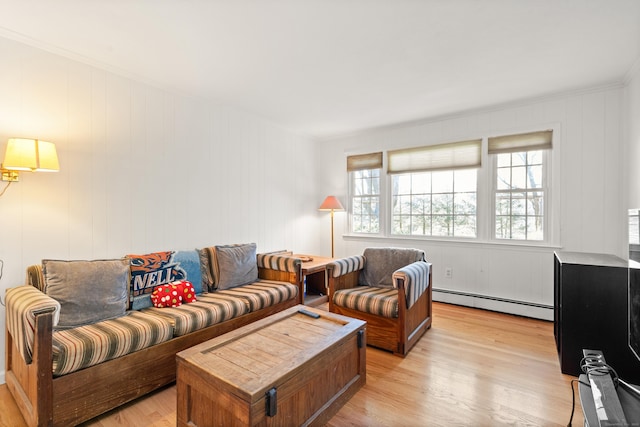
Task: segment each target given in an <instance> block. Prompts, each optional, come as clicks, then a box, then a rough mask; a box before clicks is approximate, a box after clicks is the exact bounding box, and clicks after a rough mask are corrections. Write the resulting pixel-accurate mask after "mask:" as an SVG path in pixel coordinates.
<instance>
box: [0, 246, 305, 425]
mask: <svg viewBox="0 0 640 427" xmlns="http://www.w3.org/2000/svg"><path fill="white" fill-rule="evenodd" d="M256 264H257V270H258V276H259V279H258V280H257V281H255V282H253V283H249V284H246V285H242V286H238V287H231V288H228V289H224V290H216V291H212V292H206V290H205V291H204V292H203V293H201V294H200V295H198V296H197V300H196V301H195V302H190V303H188V304H182V305H180V306H179V307H170V308H156V307H145V308H142V309H138V310H133V309H131V310H129V311H127V312H126V314H125V315H124V316H121V317H117V318H113V319H107V320H102V321H98V322H96V323H92V324H87V325H82V326H79V327H74V328H70V329H60V330H58V329H56V328H55V325H57V324H58V319H59V317H60V310H61V307H60V303H59V302H58V301H56V300H55V299H53V298H51V297H50V296H48V295H46V294H45V293H44V292H43V291H42V289H41V286H42V282H43V278H42V269H41V268H40V267H39V266H31V267H29V268H28V271H27V278H28V283H27V284H26V285H23V286H18V287H15V288H10V289H8V290H7V293H6V313H7V342H6V345H7V350H6V354H7V360H6V383H7V386H8V388H9V390H10V391H11V393H12V395H13V396H14V398H15V400H16V402H17V404H18V407H19V408H20V410H21V412H22V414H23V416H24V418H25V421H26V422H27V424H28V425H30V426H35V425H56V426H57V425H60V426H68V425H77V424H80V423H82V422H84V421H86V420H88V419H91V418H93V417H95V416H97V415H99V414H101V413H103V412H106V411H108V410H110V409H113V408H115V407H117V406H119V405H122V404H123V403H126V402H128V401H130V400H133V399H135V398H137V397H139V396H141V395H143V394H146V393H148V392H150V391H152V390H155V389H157V388H159V387H161V386H163V385H165V384H168V383H171V382H172V381H174V380H175V378H176V369H175V367H176V364H175V354H176V353H177V352H179V351H182V350H184V349H186V348H189V347H192V346H193V345H195V344H199V343H201V342H203V341H205V340H208V339H211V338H214V337H216V336H218V335H221V334H223V333H226V332H230V331H232V330H234V329H236V328H238V327H241V326H244V325H246V324H249V323H251V322H253V321H256V320H259V319H262V318H264V317H267V316H269V315H271V314H274V313H277V312H279V311H281V310H284V309H286V308H288V307H291V306H294V305H296V304H299V303H301V301H302V293H301V292H300V289H301V287H302V272H301V262H300V260H299V259H296V258H292V257H290V256H280V255H279V254H277V253H275V254H258V255H257V257H256Z"/></svg>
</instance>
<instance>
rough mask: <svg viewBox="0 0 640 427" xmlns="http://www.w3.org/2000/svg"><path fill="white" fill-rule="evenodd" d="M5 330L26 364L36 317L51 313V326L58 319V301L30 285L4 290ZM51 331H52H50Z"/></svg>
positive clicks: (29, 356)
mask: <svg viewBox="0 0 640 427" xmlns="http://www.w3.org/2000/svg"><path fill="white" fill-rule="evenodd" d="M6 306H7V307H6V311H7V330H8V331H9V333H10V334H11V337H12V338H13V341H14V343H15V344H16V347H17V348H18V349H19V350H20V354H21V355H22V357H23V358H24V360H25V362H26V363H27V364H30V363H31V360H32V355H33V348H34V331H35V327H36V317H37V316H38V315H41V314H44V313H52V314H53V322H52V326H55V325H57V324H58V320H59V319H60V303H59V302H58V301H56V300H54V299H53V298H51V297H49V296H47V295H45V294H44V293H42V292H40V291H39V290H38V289H36V288H34V287H33V286H30V285H23V286H18V287H15V288H9V289H7V292H6ZM52 333H53V331H52Z"/></svg>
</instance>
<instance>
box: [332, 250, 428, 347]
mask: <svg viewBox="0 0 640 427" xmlns="http://www.w3.org/2000/svg"><path fill="white" fill-rule="evenodd" d="M327 268H328V270H329V274H328V276H329V295H330V298H329V311H331V312H332V313H338V314H342V315H345V316H349V317H354V318H358V319H362V320H365V321H366V322H367V344H369V345H371V346H374V347H379V348H382V349H385V350H389V351H392V352H393V353H394V354H396V355H398V356H402V357H404V356H406V355H407V353H409V350H411V348H412V347H413V346H414V345H415V344H416V342H417V341H418V340H419V339H420V337H422V335H424V333H425V332H426V331H427V329H429V328H430V327H431V318H432V311H431V303H432V298H431V296H432V290H431V264H430V263H428V262H426V260H425V254H424V251H421V250H418V249H402V248H367V249H365V251H364V253H363V255H356V256H351V257H348V258H343V259H339V260H336V261H334V262H332V263H331V264H329V265H328V266H327Z"/></svg>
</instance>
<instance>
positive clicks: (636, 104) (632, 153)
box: [625, 59, 640, 209]
mask: <svg viewBox="0 0 640 427" xmlns="http://www.w3.org/2000/svg"><path fill="white" fill-rule="evenodd" d="M625 112H626V115H625V140H626V142H627V144H628V145H627V152H628V155H627V157H626V158H627V159H628V161H627V166H628V179H627V180H626V184H627V186H628V192H629V204H628V206H627V207H628V208H629V209H638V208H640V59H638V62H637V63H636V67H635V68H634V69H633V70H632V71H631V72H630V73H629V76H628V82H627V86H626V90H625Z"/></svg>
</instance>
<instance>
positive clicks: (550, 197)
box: [347, 123, 562, 247]
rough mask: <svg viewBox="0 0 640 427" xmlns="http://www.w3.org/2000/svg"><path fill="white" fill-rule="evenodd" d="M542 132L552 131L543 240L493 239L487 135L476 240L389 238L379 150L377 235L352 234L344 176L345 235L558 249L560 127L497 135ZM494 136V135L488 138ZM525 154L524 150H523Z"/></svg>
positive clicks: (387, 189) (546, 155)
mask: <svg viewBox="0 0 640 427" xmlns="http://www.w3.org/2000/svg"><path fill="white" fill-rule="evenodd" d="M541 129H549V130H552V131H553V148H552V149H546V150H543V153H542V156H543V174H544V176H543V181H544V190H543V191H544V219H543V221H544V238H543V240H522V239H502V238H496V205H495V203H496V190H497V156H495V155H493V154H489V153H488V139H489V137H490V136H489V135H486V134H485V136H483V137H482V138H477V139H482V148H481V157H482V159H481V165H480V167H478V168H477V189H476V237H456V236H427V235H401V234H392V217H393V212H392V209H393V206H392V197H393V196H392V194H391V192H392V186H391V181H392V174H390V173H389V172H388V171H387V168H388V164H387V162H388V160H387V156H388V153H389V151H393V150H380V151H382V153H383V159H382V164H383V165H382V168H381V170H380V199H379V203H380V206H379V207H380V209H379V215H380V218H379V220H380V229H379V232H378V233H361V232H357V233H356V232H353V231H352V230H353V224H352V212H353V206H352V199H353V197H352V195H353V178H352V175H351V172H348V173H347V189H348V205H349V206H348V235H351V236H353V237H359V238H363V237H365V238H366V237H371V238H380V239H390V240H424V241H450V242H467V243H478V244H496V245H509V246H542V247H547V246H550V247H559V229H560V225H559V224H560V223H559V221H560V216H561V213H560V211H559V209H560V205H561V203H560V200H559V199H558V197H559V194H560V189H559V186H560V182H557V180H556V182H554V179H553V178H554V176H555V177H557V176H560V173H559V171H558V170H556V168H557V166H556V165H559V164H560V160H561V159H560V156H561V152H560V150H559V149H558V147H559V146H561V135H562V134H561V127H560V125H559V124H557V123H555V124H549V125H547V126H544V125H543V126H540V127H536V128H533V129H531V128H529V129H516V130H513V129H512V130H509V131H504V132H500V133H499V134H498V135H515V134H519V133H528V132H538V131H540V130H541ZM491 136H493V135H491ZM522 151H526V150H522Z"/></svg>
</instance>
